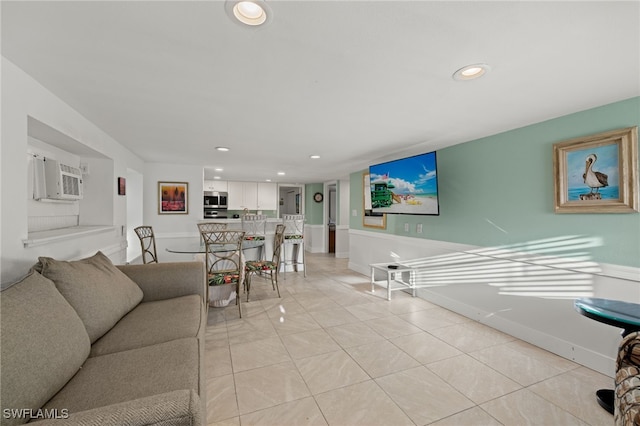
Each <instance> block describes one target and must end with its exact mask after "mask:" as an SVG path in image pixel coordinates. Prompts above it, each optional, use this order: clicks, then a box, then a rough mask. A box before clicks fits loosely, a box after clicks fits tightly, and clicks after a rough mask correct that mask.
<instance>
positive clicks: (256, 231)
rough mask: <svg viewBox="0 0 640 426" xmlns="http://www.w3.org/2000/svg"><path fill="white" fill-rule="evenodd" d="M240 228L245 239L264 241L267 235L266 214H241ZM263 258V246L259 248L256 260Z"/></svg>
mask: <svg viewBox="0 0 640 426" xmlns="http://www.w3.org/2000/svg"><path fill="white" fill-rule="evenodd" d="M241 221H242V230H243V231H244V232H245V234H244V239H245V240H261V241H264V240H265V238H266V235H267V232H266V229H267V216H266V215H263V214H243V215H242V219H241ZM262 259H264V247H261V248H260V252H259V254H258V260H262Z"/></svg>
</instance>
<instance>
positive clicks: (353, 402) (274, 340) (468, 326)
mask: <svg viewBox="0 0 640 426" xmlns="http://www.w3.org/2000/svg"><path fill="white" fill-rule="evenodd" d="M307 266H308V273H307V278H304V277H303V274H302V273H301V272H300V273H287V277H286V280H285V279H283V278H284V277H283V276H282V275H281V276H280V282H281V288H280V292H281V295H282V298H281V299H279V298H278V297H277V294H276V293H275V292H274V291H273V290H272V289H271V286H270V284H269V283H268V281H266V280H263V279H262V278H254V280H253V286H252V292H251V301H250V302H249V303H246V302H244V301H243V303H242V307H243V317H242V319H240V318H239V316H238V309H237V306H235V305H230V306H228V307H226V308H211V309H210V312H209V318H208V326H207V334H206V336H207V339H206V362H207V411H208V412H207V422H208V424H209V425H242V426H246V425H270V426H276V425H277V426H284V425H332V426H333V425H345V426H347V425H367V426H369V425H385V426H388V425H393V426H395V425H439V426H444V425H455V426H466V425H518V426H520V425H553V426H558V425H593V426H595V425H598V426H599V425H611V424H613V416H611V415H610V414H608V413H606V412H605V411H604V410H603V409H601V408H600V406H598V404H597V403H596V401H595V398H594V392H595V390H596V389H598V388H610V387H611V384H612V379H611V378H609V377H607V376H604V375H602V374H599V373H597V372H594V371H592V370H589V369H588V368H585V367H582V366H580V365H578V364H576V363H574V362H571V361H568V360H566V359H564V358H561V357H558V356H556V355H554V354H551V353H549V352H546V351H544V350H542V349H539V348H537V347H535V346H532V345H530V344H528V343H525V342H523V341H521V340H518V339H515V338H513V337H511V336H509V335H507V334H504V333H501V332H499V331H496V330H494V329H491V328H489V327H486V326H484V325H482V324H479V323H477V322H474V321H471V320H469V319H468V318H465V317H463V316H460V315H457V314H455V313H453V312H450V311H447V310H445V309H443V308H440V307H438V306H436V305H434V304H431V303H429V302H427V301H425V300H423V299H419V298H412V297H410V296H409V295H408V294H405V293H402V292H395V293H394V294H393V300H392V301H390V302H389V301H387V300H385V299H384V293H385V292H384V291H377V292H376V293H375V294H371V293H370V284H369V278H368V277H367V276H364V275H361V274H358V273H355V272H353V271H350V270H349V269H348V268H347V260H346V259H335V258H334V257H332V256H329V255H324V254H322V255H318V254H316V255H308V257H307ZM244 297H245V298H244V299H243V300H246V295H244Z"/></svg>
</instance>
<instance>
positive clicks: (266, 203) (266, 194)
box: [258, 182, 278, 210]
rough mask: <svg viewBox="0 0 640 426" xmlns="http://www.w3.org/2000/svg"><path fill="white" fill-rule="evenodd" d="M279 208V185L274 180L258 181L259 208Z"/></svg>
mask: <svg viewBox="0 0 640 426" xmlns="http://www.w3.org/2000/svg"><path fill="white" fill-rule="evenodd" d="M277 209H278V185H277V184H275V183H272V182H258V210H277Z"/></svg>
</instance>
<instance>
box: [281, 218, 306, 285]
mask: <svg viewBox="0 0 640 426" xmlns="http://www.w3.org/2000/svg"><path fill="white" fill-rule="evenodd" d="M282 224H283V225H284V226H285V231H284V247H285V249H284V254H283V257H284V259H283V261H282V263H283V264H284V279H285V280H286V279H287V265H293V268H294V271H296V272H298V265H302V268H303V271H304V276H305V278H306V277H307V265H306V264H305V258H306V256H305V255H304V215H303V214H285V215H283V216H282ZM287 246H291V249H290V250H287ZM287 252H289V253H290V255H291V257H290V258H287ZM300 252H302V261H301V260H300Z"/></svg>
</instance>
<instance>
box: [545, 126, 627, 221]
mask: <svg viewBox="0 0 640 426" xmlns="http://www.w3.org/2000/svg"><path fill="white" fill-rule="evenodd" d="M553 173H554V192H555V212H556V213H632V212H637V211H638V198H639V194H638V127H637V126H636V127H629V128H626V129H619V130H614V131H611V132H606V133H600V134H597V135H591V136H586V137H581V138H576V139H571V140H567V141H563V142H558V143H556V144H554V145H553Z"/></svg>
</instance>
